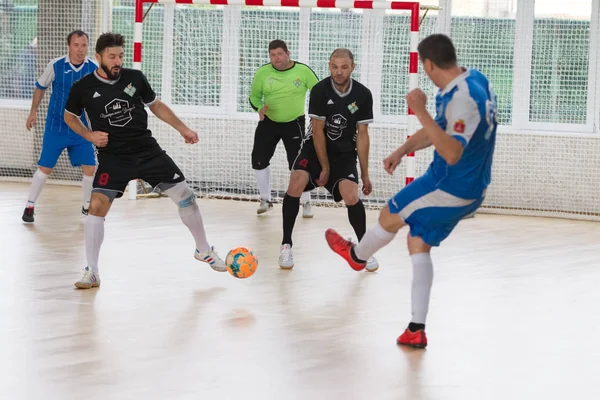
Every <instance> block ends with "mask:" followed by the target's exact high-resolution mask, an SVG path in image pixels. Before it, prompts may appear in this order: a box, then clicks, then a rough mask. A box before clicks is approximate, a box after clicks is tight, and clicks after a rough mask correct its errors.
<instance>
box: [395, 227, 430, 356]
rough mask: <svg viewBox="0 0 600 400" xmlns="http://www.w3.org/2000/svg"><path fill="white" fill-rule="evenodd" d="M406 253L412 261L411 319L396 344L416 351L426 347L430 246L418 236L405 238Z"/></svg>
mask: <svg viewBox="0 0 600 400" xmlns="http://www.w3.org/2000/svg"><path fill="white" fill-rule="evenodd" d="M407 241H408V251H409V253H410V257H411V260H412V269H413V280H412V287H411V294H410V300H411V311H412V319H411V322H410V324H408V327H407V328H406V330H405V331H404V333H402V335H400V337H398V339H397V341H396V342H397V343H398V344H401V345H405V346H410V347H414V348H418V349H423V348H425V347H426V346H427V335H426V334H425V320H426V318H427V312H428V311H429V298H430V295H431V285H432V284H433V264H432V262H431V255H430V251H431V246H430V245H428V244H427V243H425V242H424V241H423V240H422V239H421V238H420V237H418V236H411V235H410V233H409V234H408V237H407Z"/></svg>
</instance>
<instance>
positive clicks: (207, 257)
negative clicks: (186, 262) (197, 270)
mask: <svg viewBox="0 0 600 400" xmlns="http://www.w3.org/2000/svg"><path fill="white" fill-rule="evenodd" d="M194 258H195V259H196V260H198V261H202V262H205V263H207V264H208V265H210V267H211V268H212V269H214V270H215V271H218V272H227V267H226V266H225V261H223V260H221V257H219V256H218V255H217V252H216V251H215V248H214V247H211V248H210V250H209V251H207V252H200V251H198V249H196V252H195V253H194Z"/></svg>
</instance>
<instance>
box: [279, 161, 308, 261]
mask: <svg viewBox="0 0 600 400" xmlns="http://www.w3.org/2000/svg"><path fill="white" fill-rule="evenodd" d="M308 181H309V177H308V172H306V171H302V170H294V171H292V173H291V174H290V183H289V185H288V190H287V192H286V193H285V196H284V197H283V207H282V208H281V213H282V215H283V239H282V240H281V248H280V254H279V267H280V268H282V269H292V268H294V256H293V254H292V244H293V243H292V232H293V231H294V225H295V224H296V217H297V216H298V211H299V210H300V196H301V195H302V192H303V191H304V189H305V188H306V185H307V184H308Z"/></svg>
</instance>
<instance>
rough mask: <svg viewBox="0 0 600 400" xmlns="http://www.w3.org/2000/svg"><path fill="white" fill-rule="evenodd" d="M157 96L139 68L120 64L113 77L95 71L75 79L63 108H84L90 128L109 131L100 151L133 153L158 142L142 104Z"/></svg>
mask: <svg viewBox="0 0 600 400" xmlns="http://www.w3.org/2000/svg"><path fill="white" fill-rule="evenodd" d="M156 99H157V97H156V93H154V91H153V90H152V88H151V87H150V84H149V83H148V80H147V79H146V77H145V76H144V74H143V73H142V72H141V71H137V70H133V69H126V68H123V69H121V74H120V76H119V78H118V79H117V80H114V81H110V80H107V79H104V78H102V77H101V76H99V75H98V73H97V72H94V73H92V74H89V75H87V76H85V77H84V78H82V79H81V80H79V81H77V82H75V84H73V87H72V88H71V91H70V93H69V99H68V100H67V104H66V111H67V112H69V113H71V114H74V115H77V116H80V115H81V113H82V112H84V113H85V117H86V118H87V120H88V124H89V126H90V127H91V130H92V131H103V132H107V133H108V144H107V145H106V147H101V148H98V151H99V152H107V153H113V154H127V153H136V152H138V151H143V150H145V149H149V148H152V147H154V146H156V145H157V142H156V140H155V139H154V138H153V137H152V132H150V130H149V129H148V113H147V112H146V109H145V108H144V105H150V104H152V103H153V102H154V101H156Z"/></svg>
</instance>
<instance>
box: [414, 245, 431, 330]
mask: <svg viewBox="0 0 600 400" xmlns="http://www.w3.org/2000/svg"><path fill="white" fill-rule="evenodd" d="M411 258H412V265H413V280H412V290H411V294H410V299H411V310H412V321H411V322H414V323H416V324H424V323H425V320H426V319H427V311H428V310H429V296H430V294H431V285H432V284H433V264H432V263H431V255H430V254H429V253H417V254H413V255H412V256H411Z"/></svg>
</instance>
